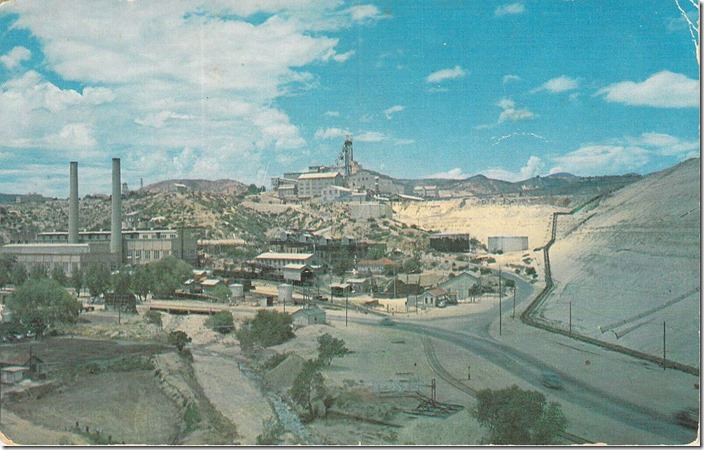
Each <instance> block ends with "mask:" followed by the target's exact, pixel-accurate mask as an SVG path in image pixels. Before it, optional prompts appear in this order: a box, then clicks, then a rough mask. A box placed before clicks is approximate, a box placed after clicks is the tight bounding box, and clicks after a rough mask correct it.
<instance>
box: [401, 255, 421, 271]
mask: <svg viewBox="0 0 704 450" xmlns="http://www.w3.org/2000/svg"><path fill="white" fill-rule="evenodd" d="M402 267H403V271H404V272H406V273H417V272H420V270H421V264H420V260H418V258H416V257H413V258H408V259H407V260H405V261H404V262H403V266H402Z"/></svg>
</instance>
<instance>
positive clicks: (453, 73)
mask: <svg viewBox="0 0 704 450" xmlns="http://www.w3.org/2000/svg"><path fill="white" fill-rule="evenodd" d="M466 75H467V72H465V70H464V69H463V68H462V67H460V66H455V67H453V68H452V69H442V70H438V71H436V72H433V73H431V74H430V75H428V76H427V77H426V78H425V82H426V83H442V82H443V81H445V80H454V79H456V78H462V77H464V76H466Z"/></svg>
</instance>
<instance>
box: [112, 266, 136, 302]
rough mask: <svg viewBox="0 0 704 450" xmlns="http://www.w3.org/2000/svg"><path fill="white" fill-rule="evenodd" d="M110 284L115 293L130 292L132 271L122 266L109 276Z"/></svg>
mask: <svg viewBox="0 0 704 450" xmlns="http://www.w3.org/2000/svg"><path fill="white" fill-rule="evenodd" d="M110 284H112V290H113V292H114V293H115V295H126V294H129V293H131V292H132V272H130V269H129V268H128V267H125V266H122V267H120V269H119V270H118V271H117V272H115V273H113V274H112V275H111V276H110Z"/></svg>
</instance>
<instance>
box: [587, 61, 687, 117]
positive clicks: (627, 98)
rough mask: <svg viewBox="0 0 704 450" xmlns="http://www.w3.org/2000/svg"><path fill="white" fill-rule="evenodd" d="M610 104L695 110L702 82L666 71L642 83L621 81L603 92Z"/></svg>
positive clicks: (601, 92)
mask: <svg viewBox="0 0 704 450" xmlns="http://www.w3.org/2000/svg"><path fill="white" fill-rule="evenodd" d="M597 95H603V96H604V98H605V99H606V100H607V101H609V102H615V103H623V104H626V105H630V106H652V107H654V108H696V107H698V106H699V82H698V81H697V80H692V79H691V78H689V77H687V76H685V75H682V74H678V73H673V72H670V71H667V70H663V71H662V72H658V73H656V74H653V75H651V76H650V77H649V78H648V79H647V80H645V81H643V82H640V83H638V82H634V81H622V82H620V83H615V84H612V85H610V86H607V87H605V88H603V89H600V90H599V91H598V92H597Z"/></svg>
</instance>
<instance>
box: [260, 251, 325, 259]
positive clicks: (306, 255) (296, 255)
mask: <svg viewBox="0 0 704 450" xmlns="http://www.w3.org/2000/svg"><path fill="white" fill-rule="evenodd" d="M312 257H313V254H312V253H278V252H266V253H262V254H261V255H259V256H257V257H256V259H285V260H290V261H305V260H307V259H308V258H312Z"/></svg>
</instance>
